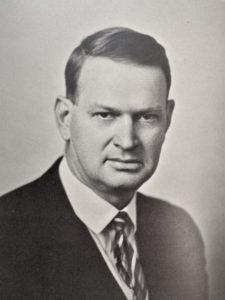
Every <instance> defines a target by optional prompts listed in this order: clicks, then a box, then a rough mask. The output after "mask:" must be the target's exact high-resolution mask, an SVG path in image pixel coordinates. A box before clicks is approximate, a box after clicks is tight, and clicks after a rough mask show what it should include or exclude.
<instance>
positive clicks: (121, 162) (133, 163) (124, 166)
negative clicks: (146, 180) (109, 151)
mask: <svg viewBox="0 0 225 300" xmlns="http://www.w3.org/2000/svg"><path fill="white" fill-rule="evenodd" d="M107 161H108V162H109V164H110V166H112V167H113V168H114V169H116V170H118V171H126V172H127V171H128V172H137V171H139V170H140V169H141V168H142V166H143V163H142V162H141V161H140V160H137V159H132V158H131V159H121V158H108V159H107Z"/></svg>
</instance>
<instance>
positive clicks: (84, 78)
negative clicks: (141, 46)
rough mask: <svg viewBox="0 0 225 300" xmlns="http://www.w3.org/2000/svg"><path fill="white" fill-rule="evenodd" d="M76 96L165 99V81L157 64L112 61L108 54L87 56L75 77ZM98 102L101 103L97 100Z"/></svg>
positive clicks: (127, 100) (128, 100)
mask: <svg viewBox="0 0 225 300" xmlns="http://www.w3.org/2000/svg"><path fill="white" fill-rule="evenodd" d="M78 86H79V95H80V97H79V98H80V100H81V99H82V98H85V101H86V102H90V101H91V102H99V101H100V102H101V101H104V102H112V101H113V103H114V104H117V102H118V103H120V105H122V104H125V105H127V104H128V103H130V104H131V105H132V103H133V104H136V105H138V104H139V105H141V102H146V104H147V102H148V101H151V102H153V104H154V102H156V103H155V104H156V105H159V104H160V103H159V102H165V100H166V98H167V85H166V79H165V76H164V73H163V71H162V70H161V69H160V68H158V67H153V66H152V67H149V66H139V65H134V64H130V63H125V62H115V61H113V60H111V59H108V58H102V57H97V58H88V59H87V60H86V61H85V63H84V65H83V67H82V70H81V74H80V78H79V81H78ZM100 104H101V103H100Z"/></svg>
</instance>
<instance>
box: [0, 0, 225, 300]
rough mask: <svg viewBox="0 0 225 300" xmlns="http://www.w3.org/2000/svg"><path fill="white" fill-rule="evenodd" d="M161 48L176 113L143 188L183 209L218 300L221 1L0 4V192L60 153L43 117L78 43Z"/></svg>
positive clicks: (222, 278)
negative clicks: (115, 33) (111, 32)
mask: <svg viewBox="0 0 225 300" xmlns="http://www.w3.org/2000/svg"><path fill="white" fill-rule="evenodd" d="M115 25H120V26H121V25H122V26H128V27H129V26H130V27H132V28H133V29H136V30H139V31H142V32H146V33H149V34H152V35H153V36H154V37H156V38H157V39H158V40H159V42H161V43H163V45H165V47H166V49H167V53H168V56H169V58H170V61H171V67H172V76H173V85H172V90H171V97H173V98H174V99H175V100H176V109H175V114H174V118H173V122H172V126H171V128H170V130H169V133H168V136H167V140H166V143H165V145H164V150H163V153H162V158H161V162H160V165H159V167H158V170H157V172H156V174H155V175H154V176H153V178H152V179H151V180H150V182H148V183H146V184H145V185H144V187H143V190H144V191H145V192H146V193H148V194H152V195H156V196H160V197H163V198H165V199H167V200H168V201H170V202H172V203H175V204H176V205H179V206H181V207H184V208H185V209H186V210H187V211H188V212H190V214H191V215H192V216H193V218H194V219H195V221H196V223H197V224H198V226H199V228H200V230H201V232H202V235H203V238H204V242H205V245H206V255H207V260H208V272H209V282H210V288H211V291H210V293H211V299H215V300H219V299H221V300H222V299H224V297H225V296H224V295H225V291H224V289H225V274H224V269H225V264H224V253H225V247H224V231H225V226H224V225H225V222H224V206H223V205H224V194H225V193H224V181H225V176H224V175H225V174H224V173H225V167H224V160H223V155H224V154H223V152H224V149H223V148H224V144H225V141H224V137H225V134H224V125H225V124H224V109H225V107H224V96H225V63H224V61H225V57H224V56H225V2H224V1H219V0H218V1H216V0H213V1H211V0H195V1H194V0H189V1H187V0H171V1H169V0H167V1H166V0H153V1H151V0H110V1H106V0H89V1H87V0H86V1H81V0H80V1H77V0H54V1H53V0H32V1H30V0H10V1H8V0H0V166H1V168H0V194H3V193H5V192H7V191H9V190H10V189H12V188H14V187H17V186H19V185H21V184H23V183H25V182H27V181H30V180H32V179H34V178H35V177H37V176H39V175H40V174H41V173H42V172H43V171H44V170H45V169H46V168H47V167H48V166H49V165H50V164H51V163H52V162H53V161H54V159H55V158H57V157H58V156H59V155H60V154H61V153H62V151H63V143H62V141H61V139H60V137H59V135H58V133H57V130H56V126H55V120H54V115H53V106H54V100H55V97H56V95H57V94H62V95H63V94H64V80H63V71H64V66H65V63H66V60H67V58H68V55H69V54H70V53H71V51H72V50H73V48H74V47H75V46H76V45H77V43H78V42H79V41H80V39H81V38H83V37H85V36H86V35H87V34H90V33H92V32H94V31H96V30H99V29H102V28H104V27H108V26H115ZM171 276H172V274H171Z"/></svg>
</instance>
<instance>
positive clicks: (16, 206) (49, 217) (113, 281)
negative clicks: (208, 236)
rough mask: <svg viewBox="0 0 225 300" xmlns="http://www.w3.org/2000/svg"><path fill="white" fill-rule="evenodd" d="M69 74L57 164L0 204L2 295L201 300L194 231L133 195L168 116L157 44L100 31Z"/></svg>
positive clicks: (172, 210)
mask: <svg viewBox="0 0 225 300" xmlns="http://www.w3.org/2000/svg"><path fill="white" fill-rule="evenodd" d="M65 78H66V97H58V98H57V101H56V105H55V115H56V120H57V124H58V128H59V131H60V134H61V136H62V138H63V139H64V141H65V144H66V146H65V155H64V157H63V158H62V159H61V158H60V159H59V160H58V161H57V162H56V163H55V164H54V165H53V166H52V167H51V168H50V169H49V170H48V171H47V173H46V174H44V175H43V176H42V177H41V178H39V179H37V180H36V181H34V182H32V183H30V184H28V185H25V186H24V187H21V188H19V189H17V190H15V191H13V192H11V193H9V194H7V195H5V196H3V197H2V199H1V201H0V214H1V221H0V299H63V300H64V299H117V300H118V299H138V300H147V299H149V300H150V299H160V300H164V299H168V300H169V299H170V300H171V299H173V300H174V299H179V300H185V299H186V300H191V299H193V300H196V299H202V300H203V299H207V283H206V282H207V280H206V274H205V261H204V249H203V244H202V240H201V237H200V235H199V232H198V230H197V228H196V226H195V225H194V224H193V222H192V220H191V219H190V217H189V216H188V215H187V214H186V213H185V212H184V211H183V210H181V209H179V208H177V207H174V206H172V205H170V204H168V203H166V202H164V201H162V200H159V199H154V198H150V197H146V196H144V195H142V194H140V193H137V190H138V188H139V187H140V186H141V185H142V184H143V183H144V182H145V181H146V180H148V179H149V178H150V177H151V176H152V174H153V173H154V171H155V169H156V167H157V164H158V160H159V156H160V152H161V147H162V144H163V142H164V139H165V135H166V132H167V130H168V128H169V126H170V122H171V117H172V112H173V108H174V101H173V100H169V99H168V96H169V89H170V84H171V75H170V67H169V63H168V59H167V57H166V53H165V50H164V48H163V47H162V46H161V45H160V44H158V43H157V41H156V40H155V39H153V38H152V37H150V36H147V35H144V34H140V33H137V32H135V31H133V30H130V29H127V28H109V29H105V30H102V31H99V32H97V33H95V34H93V35H91V36H89V37H87V38H86V39H84V40H83V41H82V43H81V44H80V46H78V47H77V48H76V49H75V50H74V51H73V53H72V54H71V56H70V58H69V60H68V62H67V66H66V70H65Z"/></svg>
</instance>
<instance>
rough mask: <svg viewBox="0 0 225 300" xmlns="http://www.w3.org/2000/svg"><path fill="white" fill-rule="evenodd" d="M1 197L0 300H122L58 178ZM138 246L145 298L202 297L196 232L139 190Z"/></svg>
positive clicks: (49, 176)
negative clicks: (148, 294)
mask: <svg viewBox="0 0 225 300" xmlns="http://www.w3.org/2000/svg"><path fill="white" fill-rule="evenodd" d="M58 164H59V161H57V162H56V163H55V164H54V165H53V167H51V168H50V169H49V171H48V172H47V173H46V174H44V175H43V176H42V177H41V178H39V179H37V180H36V181H34V182H32V183H30V184H28V185H25V186H24V187H21V188H19V189H17V190H15V191H13V192H11V193H8V194H7V195H5V196H3V197H2V198H1V199H0V299H1V300H20V299H21V300H22V299H29V300H32V299H35V300H39V299H40V300H45V299H52V300H57V299H60V300H67V299H70V300H72V299H79V300H83V299H90V300H103V299H104V300H110V299H111V300H122V299H123V300H125V297H124V295H123V293H122V291H121V290H120V288H119V286H118V284H117V283H116V281H115V279H114V278H113V276H112V275H111V273H110V271H109V270H108V267H107V266H106V264H105V262H104V260H103V258H102V256H101V254H100V252H99V250H98V249H97V247H96V245H95V242H94V241H93V239H92V237H91V236H90V234H89V232H88V231H87V229H86V227H85V226H84V224H83V223H82V222H81V221H80V220H79V219H78V218H77V217H76V215H75V214H74V212H73V209H72V207H71V205H70V203H69V201H68V199H67V197H66V194H65V192H64V190H63V187H62V185H61V182H60V179H59V176H58ZM137 220H138V224H137V226H138V230H137V243H138V248H139V253H140V259H141V263H142V266H143V268H144V272H145V275H146V280H147V283H148V287H149V292H150V300H151V299H152V300H156V299H157V300H176V299H177V300H178V299H179V300H192V299H193V300H198V299H201V300H203V299H204V300H205V299H207V287H206V286H207V283H206V282H207V279H206V273H205V260H204V251H203V250H204V249H203V244H202V240H201V237H200V235H199V232H198V230H197V228H196V226H195V225H194V224H193V222H192V220H191V218H190V217H189V216H188V215H187V214H186V213H185V212H184V211H183V210H181V209H180V208H177V207H175V206H172V205H170V204H168V203H166V202H164V201H162V200H159V199H154V198H149V197H146V196H144V195H141V194H138V197H137Z"/></svg>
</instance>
